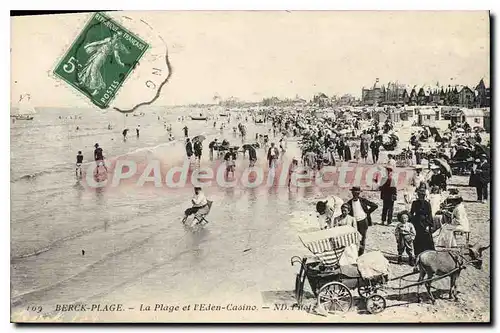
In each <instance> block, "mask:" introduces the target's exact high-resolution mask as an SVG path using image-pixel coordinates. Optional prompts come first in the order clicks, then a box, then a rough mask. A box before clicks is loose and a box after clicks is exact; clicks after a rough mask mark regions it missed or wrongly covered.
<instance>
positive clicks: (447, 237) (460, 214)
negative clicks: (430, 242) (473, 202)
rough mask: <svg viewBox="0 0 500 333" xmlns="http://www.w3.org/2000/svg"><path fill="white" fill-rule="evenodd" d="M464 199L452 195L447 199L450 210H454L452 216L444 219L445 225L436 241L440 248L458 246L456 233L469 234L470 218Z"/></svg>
mask: <svg viewBox="0 0 500 333" xmlns="http://www.w3.org/2000/svg"><path fill="white" fill-rule="evenodd" d="M463 201H464V200H463V198H462V196H461V195H460V194H458V192H457V194H452V195H450V196H448V198H446V202H447V203H449V205H450V207H449V209H451V210H452V212H451V214H449V213H448V214H449V215H448V216H446V218H444V219H443V225H442V226H441V229H440V230H439V231H438V232H439V234H438V237H437V240H436V245H437V246H440V247H446V248H450V247H455V246H457V241H456V239H455V232H469V231H470V229H469V218H468V217H467V211H466V210H465V206H464V204H463Z"/></svg>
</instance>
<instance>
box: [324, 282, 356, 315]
mask: <svg viewBox="0 0 500 333" xmlns="http://www.w3.org/2000/svg"><path fill="white" fill-rule="evenodd" d="M351 306H352V293H351V291H350V290H349V288H347V287H346V286H345V285H344V284H342V283H340V282H330V283H327V284H325V285H324V286H323V287H321V289H320V290H319V292H318V307H321V308H323V309H324V310H325V311H328V312H332V313H334V312H347V311H349V309H350V308H351Z"/></svg>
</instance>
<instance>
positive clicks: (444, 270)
mask: <svg viewBox="0 0 500 333" xmlns="http://www.w3.org/2000/svg"><path fill="white" fill-rule="evenodd" d="M489 247H490V245H488V246H483V247H479V245H478V244H476V245H474V246H469V248H467V252H466V253H461V252H459V251H435V250H427V251H424V252H422V253H420V254H419V256H418V257H417V262H416V264H415V268H416V269H418V271H419V272H420V276H419V278H418V281H422V280H424V277H425V275H427V279H432V277H433V276H434V275H437V276H441V275H446V274H448V273H450V272H451V271H453V270H455V269H457V268H458V269H457V271H456V272H454V273H453V274H451V275H450V297H449V298H450V299H452V298H454V300H455V301H458V297H457V285H456V284H457V279H458V277H459V276H460V272H461V271H462V270H463V269H465V266H466V265H467V264H469V263H470V264H472V265H473V266H474V267H475V268H476V269H481V268H482V266H483V259H482V254H483V251H484V250H486V249H487V248H489ZM431 283H432V281H429V282H426V283H425V287H426V288H427V294H428V295H429V297H430V299H431V302H432V304H434V303H435V302H436V300H435V298H434V296H433V295H432V293H431ZM418 297H419V302H420V295H419V296H418Z"/></svg>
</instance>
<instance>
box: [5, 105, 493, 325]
mask: <svg viewBox="0 0 500 333" xmlns="http://www.w3.org/2000/svg"><path fill="white" fill-rule="evenodd" d="M66 112H67V110H53V111H52V112H45V113H43V114H41V115H40V117H37V119H36V120H35V121H33V122H31V123H21V122H17V123H16V124H14V125H13V128H12V131H11V139H12V144H13V148H12V152H13V153H12V156H11V158H12V165H11V193H12V221H11V288H12V297H11V304H12V319H13V320H16V318H18V319H19V318H21V320H28V321H29V320H43V318H52V319H53V318H54V316H56V314H57V313H58V311H56V310H58V309H61V306H63V305H74V306H76V305H82V304H86V305H89V306H91V305H92V304H95V305H100V306H101V307H104V305H113V304H115V305H116V304H121V306H122V307H123V308H124V309H125V310H123V311H105V310H103V311H93V312H75V311H70V312H61V313H59V314H57V320H61V321H81V320H90V321H100V322H103V321H106V322H107V321H123V322H127V321H134V322H138V321H153V320H154V321H156V322H162V321H168V322H185V321H214V322H217V321H221V320H222V321H224V322H228V321H234V322H241V321H259V322H274V321H282V320H287V321H292V322H294V321H296V322H311V321H318V322H350V321H352V322H384V321H391V322H393V321H395V318H397V321H402V322H403V321H415V319H416V317H415V316H418V319H417V320H418V321H449V322H452V321H453V322H459V321H488V320H489V319H490V318H489V309H490V304H489V293H490V287H489V286H490V274H489V272H490V270H489V252H488V251H487V252H485V261H484V266H483V269H482V270H481V271H478V270H475V269H474V268H470V269H467V270H466V271H464V272H463V273H462V276H461V277H460V279H459V284H458V286H459V291H461V292H462V293H461V294H460V296H459V297H460V301H459V302H452V301H449V300H447V299H438V301H437V304H436V305H435V306H431V305H430V304H427V303H421V304H417V303H416V295H415V293H414V292H415V290H410V291H409V293H407V294H406V295H403V297H402V298H401V299H399V298H398V297H397V296H398V295H397V292H391V293H389V295H387V299H388V308H387V309H386V310H385V311H384V312H383V313H381V314H378V315H367V314H366V312H365V310H364V309H363V306H362V305H361V304H360V303H359V299H356V300H355V307H354V309H352V310H351V311H350V312H348V313H347V314H345V315H343V316H333V315H330V316H327V317H322V316H319V315H316V314H314V313H312V309H313V308H314V303H315V299H314V298H312V297H310V296H312V295H309V298H307V295H308V293H307V290H308V288H309V287H308V286H307V287H306V299H305V302H304V304H305V305H304V307H303V308H301V309H293V310H292V309H291V307H292V305H293V304H294V303H295V299H294V296H293V289H294V283H295V274H296V272H297V269H298V268H297V267H296V266H295V267H292V266H291V265H290V257H291V256H293V255H304V254H306V252H307V250H306V249H305V248H304V247H303V246H302V244H301V243H300V241H299V239H298V237H297V235H298V233H299V232H303V231H306V230H309V229H311V228H313V227H316V225H314V224H312V222H311V219H310V215H311V213H312V212H314V206H315V203H316V201H317V200H318V199H322V198H325V197H327V196H329V195H338V196H339V197H341V198H342V199H344V200H348V199H349V198H350V192H349V190H348V188H339V187H331V188H321V189H318V188H317V187H310V188H292V189H290V190H289V189H288V188H286V187H258V188H255V189H252V188H244V187H235V188H220V187H218V186H212V187H208V188H206V191H205V192H206V195H207V197H208V198H209V199H210V200H213V201H214V205H213V208H212V211H211V213H210V215H209V217H208V220H209V224H208V225H206V226H205V227H204V228H200V229H197V230H191V229H189V228H185V227H183V226H182V224H181V221H180V220H181V218H182V214H183V211H184V209H185V208H187V207H189V200H190V198H191V196H192V187H189V188H184V189H179V190H165V189H163V188H160V189H158V188H154V187H153V186H145V187H138V186H135V185H133V184H125V185H123V186H119V187H117V188H112V189H106V188H105V189H90V188H88V187H86V186H84V184H82V183H81V182H77V181H76V180H75V176H74V159H75V155H76V152H77V151H78V150H82V151H83V153H84V156H85V161H89V160H90V157H91V154H92V149H93V145H94V143H96V142H98V143H99V144H100V145H101V146H102V147H103V149H104V153H105V156H106V158H107V159H110V160H112V159H116V158H124V157H126V158H129V159H133V160H135V161H137V162H139V163H140V162H143V163H146V162H147V161H148V160H152V159H158V160H160V161H162V163H164V164H165V165H169V166H172V165H180V164H181V163H182V161H183V160H184V145H183V143H182V142H183V141H175V142H168V140H167V134H166V131H165V130H164V127H163V121H164V120H163V118H165V119H167V121H168V122H169V123H172V124H173V127H174V128H173V132H174V135H175V137H176V138H177V139H179V138H182V136H183V135H182V130H181V129H182V127H183V126H184V125H185V124H186V125H187V126H188V127H189V129H190V134H189V135H190V136H191V137H192V136H194V135H198V134H202V133H203V134H205V135H206V137H207V138H206V140H205V141H204V154H203V158H202V162H201V166H208V167H213V166H214V165H215V164H216V163H218V162H214V161H209V159H208V143H209V142H210V141H211V140H212V139H213V138H215V137H217V138H219V140H221V139H222V138H227V139H228V140H229V141H230V142H235V144H241V141H240V140H241V139H240V138H238V137H235V136H233V133H232V130H231V127H232V126H236V124H237V122H236V121H233V122H232V123H231V125H230V127H229V128H227V129H226V130H225V132H224V134H223V135H221V134H220V132H219V130H218V128H217V129H214V128H213V126H211V122H208V123H205V122H196V121H186V122H178V121H177V117H178V116H179V114H181V113H182V112H183V111H176V112H178V113H176V112H169V113H161V112H157V113H152V112H151V113H147V114H146V116H145V117H141V118H139V117H127V119H124V117H123V115H118V114H113V113H109V114H106V115H105V116H104V117H103V115H102V114H97V113H96V112H95V111H93V113H90V114H89V113H86V112H71V115H72V116H75V115H81V116H82V119H77V120H74V119H73V120H67V119H62V120H60V119H59V118H58V117H59V116H60V115H62V116H63V117H64V116H65V115H66V116H67V115H68V114H66ZM158 116H161V117H162V119H161V120H158V119H157V117H158ZM108 123H112V124H113V125H114V126H115V127H114V129H113V130H111V131H108V130H107V129H106V127H107V124H108ZM138 124H140V125H141V135H140V137H139V138H136V137H135V133H134V132H135V131H134V129H135V127H136V125H138ZM76 126H79V128H80V129H79V130H78V131H76V130H75V128H76ZM123 126H127V127H129V128H130V130H131V131H130V133H129V135H130V138H129V139H128V140H127V142H123V140H122V138H121V130H122V127H123ZM247 126H248V136H247V137H248V141H249V142H251V141H252V138H254V137H255V133H268V128H269V127H268V125H260V124H258V125H256V124H252V123H248V125H247ZM401 126H403V128H401V129H400V130H399V135H400V142H407V140H408V138H409V134H410V131H411V130H410V128H409V125H408V124H402V125H401ZM40 136H45V138H46V139H47V140H41V139H40ZM16 137H23V138H24V137H26V138H27V140H25V141H16V139H15V138H16ZM49 137H50V138H51V140H48V138H49ZM271 141H277V140H276V139H274V138H272V139H271ZM16 145H17V146H16ZM47 145H49V146H47ZM386 155H387V152H382V156H381V160H384V161H385V159H386ZM292 156H300V149H299V147H298V145H297V142H296V139H294V138H290V139H289V140H288V147H287V151H286V153H285V157H284V161H288V160H289V159H290V158H291V157H292ZM258 158H259V162H258V166H261V167H263V168H266V166H265V164H266V161H265V151H264V150H263V149H262V148H261V149H259V150H258ZM30 161H33V162H35V161H36V162H37V163H33V164H30ZM247 165H248V157H247V158H243V157H242V155H241V154H240V156H239V158H238V161H237V164H236V169H237V170H241V169H244V168H246V166H247ZM466 183H467V178H466V177H459V176H453V178H452V179H451V182H450V186H453V187H458V188H459V189H460V191H461V193H462V195H463V196H464V199H465V200H466V208H467V211H468V214H469V219H470V221H471V228H472V232H471V242H472V243H474V242H476V241H482V242H487V243H489V241H490V235H489V230H490V225H489V222H488V221H487V220H488V219H489V207H490V206H489V203H488V204H481V203H477V202H474V196H475V192H474V189H473V188H468V187H464V185H465V184H466ZM401 186H403V185H401ZM362 195H363V196H365V197H367V198H370V199H371V200H373V201H374V202H376V203H378V204H381V201H380V199H379V196H380V194H379V193H378V192H374V191H371V190H370V188H369V186H366V187H365V188H364V192H363V193H362ZM400 197H401V199H400V200H398V203H397V204H396V208H395V212H397V211H399V210H401V209H402V196H400ZM380 210H381V205H380V207H379V209H378V210H377V211H376V212H375V213H374V214H373V219H374V223H375V225H374V226H372V227H371V228H370V229H369V231H368V238H367V251H374V250H381V251H384V252H387V253H395V251H396V249H395V247H396V244H395V241H394V236H393V233H394V225H395V223H393V225H391V226H383V225H378V223H379V222H380ZM82 251H84V253H85V254H84V255H83V254H82V253H83V252H82ZM410 269H411V267H409V266H408V265H391V274H392V275H393V276H396V275H401V274H403V273H405V272H407V271H409V270H410ZM478 281H480V282H481V283H478ZM447 286H448V280H445V281H440V282H438V283H436V287H437V288H442V289H447ZM420 292H424V290H423V288H421V290H420ZM309 294H310V290H309ZM444 297H445V298H446V297H447V295H445V296H444ZM405 302H406V303H410V304H406V305H401V303H405ZM33 304H36V305H39V306H43V312H42V314H36V313H33V311H31V312H28V311H26V308H27V306H29V305H33ZM276 304H277V305H278V306H281V305H283V304H285V305H287V306H289V307H290V309H288V310H281V311H278V310H276V309H275V306H276ZM58 306H59V308H58ZM147 306H149V307H150V308H152V309H155V307H156V311H148V310H145V309H146V307H147ZM176 306H178V308H176ZM187 306H189V308H186V309H185V310H182V308H183V307H187ZM176 309H177V310H176ZM207 309H208V310H207ZM210 309H211V310H210ZM238 309H246V310H245V311H242V310H238ZM130 311H133V316H132V317H131V316H130V313H131V312H130ZM228 311H231V313H230V315H229V316H228ZM228 318H230V319H228Z"/></svg>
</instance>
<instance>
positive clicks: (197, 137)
mask: <svg viewBox="0 0 500 333" xmlns="http://www.w3.org/2000/svg"><path fill="white" fill-rule="evenodd" d="M205 139H206V138H205V136H204V135H197V136H195V137H194V138H193V141H200V142H203V140H205Z"/></svg>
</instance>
